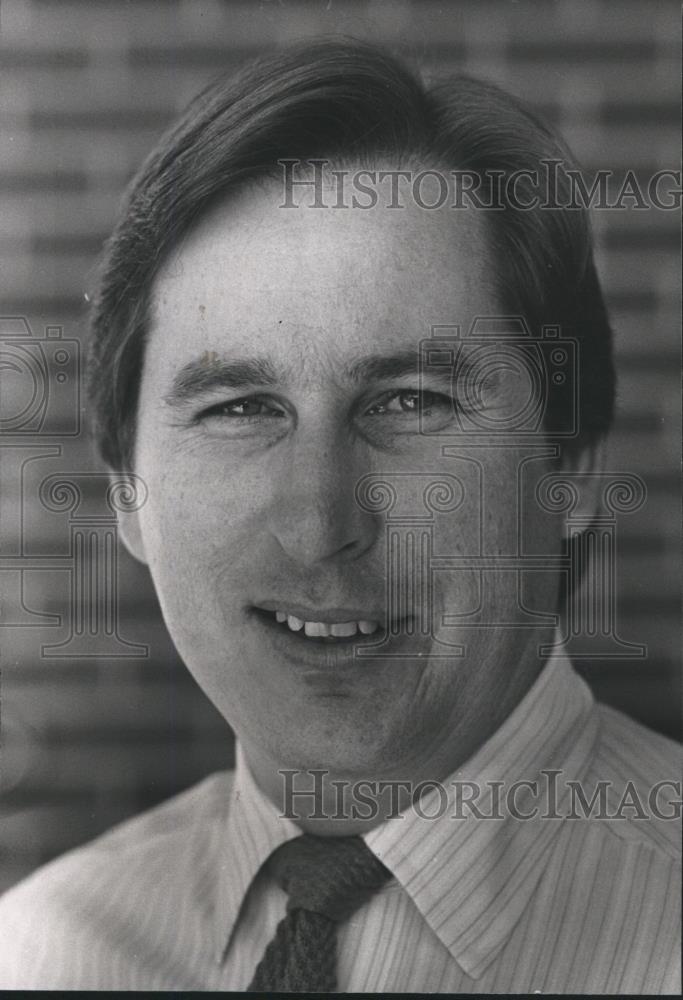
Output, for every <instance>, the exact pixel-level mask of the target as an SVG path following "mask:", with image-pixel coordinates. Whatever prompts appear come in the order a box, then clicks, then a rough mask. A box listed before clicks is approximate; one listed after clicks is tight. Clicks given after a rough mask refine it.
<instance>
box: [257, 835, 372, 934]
mask: <svg viewBox="0 0 683 1000" xmlns="http://www.w3.org/2000/svg"><path fill="white" fill-rule="evenodd" d="M268 869H269V871H270V873H271V874H272V875H273V877H274V878H275V879H276V881H277V882H278V884H279V885H280V886H281V887H282V888H283V889H284V891H285V892H286V893H287V894H288V895H289V901H288V903H287V909H288V910H296V909H302V910H308V911H310V912H312V913H320V914H322V915H323V916H326V917H328V918H329V919H330V920H334V921H335V922H337V923H340V922H341V921H343V920H346V919H347V918H348V917H350V916H351V914H352V913H353V912H354V911H355V910H357V909H358V907H360V906H362V905H363V903H365V902H366V901H367V900H368V899H370V897H371V896H372V895H373V893H375V892H376V891H377V890H378V889H379V888H380V887H381V886H382V885H383V884H384V883H385V882H386V881H387V879H389V878H391V872H390V871H389V869H388V868H385V866H384V865H383V864H382V862H381V861H379V860H378V859H377V858H376V857H375V855H374V854H373V853H372V851H371V850H370V848H369V847H368V846H367V845H366V844H365V841H364V840H362V839H361V838H360V837H357V836H356V837H315V836H313V835H311V834H304V835H303V836H301V837H296V838H295V839H294V840H289V841H288V842H287V843H286V844H283V845H282V846H281V847H279V848H278V849H277V850H276V851H275V852H274V854H273V855H272V857H271V858H270V860H269V862H268Z"/></svg>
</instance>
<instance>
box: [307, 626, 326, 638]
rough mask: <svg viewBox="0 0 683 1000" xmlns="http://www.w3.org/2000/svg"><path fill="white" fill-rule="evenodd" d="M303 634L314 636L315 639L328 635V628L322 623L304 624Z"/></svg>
mask: <svg viewBox="0 0 683 1000" xmlns="http://www.w3.org/2000/svg"><path fill="white" fill-rule="evenodd" d="M304 632H305V633H306V635H311V636H314V637H315V638H316V639H317V638H321V637H322V636H326V635H329V634H330V628H329V625H326V624H325V623H324V622H305V624H304Z"/></svg>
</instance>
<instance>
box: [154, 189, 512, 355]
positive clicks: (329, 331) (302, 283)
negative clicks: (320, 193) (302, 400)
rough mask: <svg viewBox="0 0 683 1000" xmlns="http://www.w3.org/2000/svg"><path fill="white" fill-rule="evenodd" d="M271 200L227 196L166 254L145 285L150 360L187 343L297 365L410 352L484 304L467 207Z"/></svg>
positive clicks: (482, 268)
mask: <svg viewBox="0 0 683 1000" xmlns="http://www.w3.org/2000/svg"><path fill="white" fill-rule="evenodd" d="M282 200H283V198H282V192H281V190H280V187H279V185H278V184H277V183H276V182H268V183H265V184H259V185H254V186H251V187H250V188H248V189H244V190H242V191H240V192H239V193H238V194H237V195H234V194H233V195H231V196H230V197H229V198H227V199H225V200H224V201H223V202H221V203H219V204H217V205H216V206H215V207H214V208H212V210H211V211H210V212H209V213H207V214H206V215H205V216H204V218H203V219H202V220H201V222H200V223H199V224H198V225H197V226H196V227H195V228H194V229H193V230H191V231H190V233H189V234H188V235H187V236H186V237H185V238H184V239H183V240H182V241H181V243H179V245H178V246H176V248H175V249H174V250H173V251H172V253H171V254H170V255H169V257H168V259H167V260H166V262H165V264H164V266H163V269H162V270H161V272H160V274H159V275H158V277H157V279H156V282H155V285H154V289H153V314H152V315H153V321H152V328H151V335H150V344H149V348H148V350H149V351H150V352H151V353H152V354H153V356H154V361H155V363H159V364H164V365H165V364H170V363H172V362H176V363H182V361H183V360H185V359H186V357H189V356H190V355H196V353H197V349H199V350H215V351H217V352H219V353H221V354H225V353H227V354H230V353H233V354H246V353H249V354H253V353H255V352H256V349H258V353H260V354H263V353H268V354H270V355H274V356H278V355H280V356H282V357H283V358H284V357H287V358H288V360H289V361H291V360H292V358H293V357H296V356H297V355H300V356H301V359H302V360H306V361H307V362H309V363H313V362H314V361H315V358H316V357H318V356H326V357H327V358H328V359H329V358H330V357H335V358H336V357H339V358H341V357H343V355H344V354H345V352H348V353H358V352H360V351H362V352H364V353H368V352H373V353H376V352H377V351H382V350H386V351H387V352H390V351H394V350H396V349H397V348H398V349H406V348H409V347H411V346H412V347H413V348H415V347H416V346H417V343H418V342H419V341H420V340H421V339H422V338H423V337H427V336H429V334H430V328H431V326H433V325H437V324H461V325H462V326H463V327H464V328H465V329H466V328H468V327H469V325H470V323H471V322H472V320H473V319H474V318H475V316H476V315H478V314H481V313H484V314H489V315H490V314H491V312H492V311H495V303H494V276H493V274H492V273H491V267H490V263H489V254H488V252H487V249H486V239H485V232H484V220H483V219H481V218H477V217H476V216H475V214H474V213H473V212H470V213H469V214H468V213H466V212H462V211H457V210H453V209H450V208H449V207H448V205H445V206H444V207H443V208H441V209H437V210H427V209H424V208H421V207H420V206H418V205H416V204H414V203H410V202H408V203H406V205H405V206H403V207H401V208H400V209H393V210H392V209H389V208H387V207H386V205H384V204H381V203H378V204H377V205H376V206H375V207H373V208H369V209H363V208H348V209H335V208H332V207H327V208H323V209H315V208H311V207H308V206H305V205H301V206H299V207H296V208H283V207H281V204H282ZM480 214H481V213H480ZM149 360H150V359H149V357H148V361H149Z"/></svg>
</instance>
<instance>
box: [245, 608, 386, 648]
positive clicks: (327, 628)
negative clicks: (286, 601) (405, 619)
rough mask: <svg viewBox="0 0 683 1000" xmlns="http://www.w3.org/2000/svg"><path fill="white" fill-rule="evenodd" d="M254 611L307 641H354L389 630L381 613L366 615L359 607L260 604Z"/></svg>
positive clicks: (335, 643) (275, 627) (289, 635)
mask: <svg viewBox="0 0 683 1000" xmlns="http://www.w3.org/2000/svg"><path fill="white" fill-rule="evenodd" d="M251 611H252V614H253V615H254V616H255V617H256V618H257V620H258V621H260V622H261V623H262V624H263V625H265V626H266V627H268V628H269V629H272V630H275V631H276V632H278V633H280V634H281V635H282V636H283V637H286V638H291V639H293V640H295V641H297V640H298V641H299V642H301V643H302V644H303V643H306V644H307V645H323V646H330V645H332V646H343V645H354V644H355V643H357V642H359V641H362V640H363V639H364V638H365V637H366V636H367V637H373V638H374V639H376V638H378V637H381V636H382V635H384V634H385V629H384V627H383V626H382V625H381V624H380V622H379V619H378V617H376V618H371V617H369V616H363V615H362V613H360V612H358V611H350V610H349V611H347V610H345V609H339V608H334V609H331V610H327V611H318V612H316V611H311V610H308V609H303V608H300V607H297V608H295V609H292V608H289V607H281V608H280V607H277V608H276V607H273V608H272V609H271V608H267V607H257V606H255V607H252V608H251Z"/></svg>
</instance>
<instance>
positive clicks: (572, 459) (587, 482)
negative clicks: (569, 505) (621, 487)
mask: <svg viewBox="0 0 683 1000" xmlns="http://www.w3.org/2000/svg"><path fill="white" fill-rule="evenodd" d="M606 453H607V441H606V439H605V438H604V437H601V438H599V439H598V440H597V441H594V442H593V443H592V444H588V445H586V446H585V447H583V448H582V449H581V450H580V451H577V452H573V453H571V454H569V455H567V454H565V455H564V456H563V458H562V470H563V471H564V472H568V473H570V474H575V475H577V476H580V477H581V488H580V489H579V491H578V492H579V502H578V504H577V506H576V508H575V509H574V510H573V511H572V515H574V516H576V515H577V514H578V515H581V516H583V517H587V518H590V519H593V518H595V517H596V516H597V515H598V513H599V511H600V497H601V495H602V488H603V485H604V484H603V483H602V481H601V475H600V474H601V473H602V472H604V471H605V458H606Z"/></svg>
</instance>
